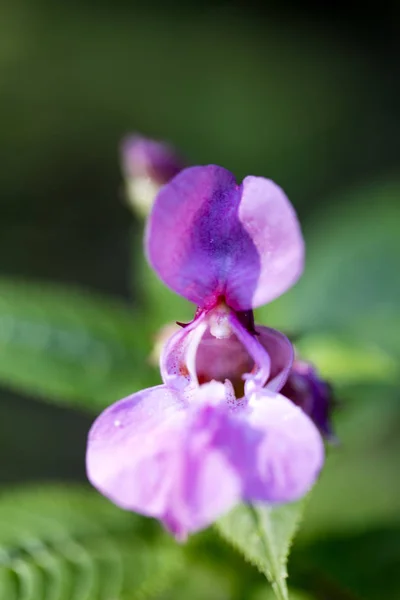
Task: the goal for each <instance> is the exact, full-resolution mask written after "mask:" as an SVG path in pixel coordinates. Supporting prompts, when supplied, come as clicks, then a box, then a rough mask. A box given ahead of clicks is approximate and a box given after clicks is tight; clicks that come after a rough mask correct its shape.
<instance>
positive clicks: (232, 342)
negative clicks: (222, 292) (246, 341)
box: [196, 304, 254, 398]
mask: <svg viewBox="0 0 400 600" xmlns="http://www.w3.org/2000/svg"><path fill="white" fill-rule="evenodd" d="M229 314H230V309H229V307H228V306H226V305H225V304H220V305H218V306H217V307H216V308H215V309H213V311H212V312H211V313H210V315H209V317H208V328H207V330H206V331H205V333H204V334H203V337H202V338H201V340H200V344H199V346H198V348H197V353H196V375H197V379H198V382H199V384H203V383H208V382H210V381H220V382H222V383H224V382H225V381H226V380H229V381H230V382H231V383H232V386H233V389H234V391H235V396H236V398H242V397H243V396H244V384H245V382H244V380H243V379H242V376H243V375H244V374H245V373H250V372H251V371H252V369H253V367H254V359H253V358H252V357H251V356H250V354H249V353H248V351H247V350H246V348H245V347H244V345H243V344H242V343H241V342H240V341H239V339H238V337H237V336H236V334H235V333H234V332H233V330H232V327H231V324H230V321H229Z"/></svg>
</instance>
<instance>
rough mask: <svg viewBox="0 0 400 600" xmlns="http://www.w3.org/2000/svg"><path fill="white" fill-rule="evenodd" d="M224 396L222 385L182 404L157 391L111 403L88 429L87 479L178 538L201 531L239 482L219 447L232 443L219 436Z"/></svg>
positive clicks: (225, 415) (235, 496) (231, 500)
mask: <svg viewBox="0 0 400 600" xmlns="http://www.w3.org/2000/svg"><path fill="white" fill-rule="evenodd" d="M228 393H229V392H228ZM226 396H227V392H226V390H225V387H224V385H223V384H221V383H212V384H208V385H206V386H203V387H202V388H201V389H200V390H199V397H198V399H197V401H193V403H192V405H190V406H188V405H186V403H185V402H184V401H182V400H180V398H179V395H178V394H177V393H175V392H171V391H169V390H168V389H167V388H166V387H165V386H158V387H155V388H150V389H148V390H144V391H142V392H139V393H137V394H134V395H133V396H130V397H128V398H125V399H124V400H121V401H120V402H117V403H116V404H114V405H113V406H111V407H109V408H108V409H107V410H105V411H104V412H103V413H102V414H101V415H100V416H99V417H98V419H97V420H96V422H95V423H94V425H93V427H92V429H91V431H90V434H89V441H88V449H87V473H88V478H89V480H90V481H91V483H92V484H93V485H94V486H95V487H96V488H97V489H98V490H99V491H100V492H101V493H102V494H104V495H105V496H107V497H108V498H109V499H110V500H112V501H113V502H114V503H115V504H117V505H118V506H121V507H122V508H125V509H128V510H132V511H136V512H139V513H142V514H144V515H149V516H153V517H157V518H159V519H160V520H162V521H163V522H164V524H165V525H166V527H167V528H168V529H170V530H171V531H172V532H173V533H174V535H176V536H177V537H178V538H180V539H183V538H184V537H185V536H186V535H187V533H189V532H191V531H196V530H198V529H201V528H203V527H205V526H207V525H208V524H210V523H211V522H213V521H214V520H215V519H216V518H218V517H219V516H220V515H221V514H222V513H224V512H226V511H227V510H229V509H230V508H231V507H232V506H233V505H234V504H235V503H236V502H238V500H239V498H240V490H241V482H240V476H239V475H238V474H237V473H236V470H235V468H234V465H232V464H231V462H230V460H229V458H228V457H227V455H226V453H227V450H226V448H225V446H224V444H226V443H227V442H229V444H234V438H233V437H232V438H231V439H229V440H227V439H226V435H225V433H224V432H225V429H226V425H225V423H226V421H227V420H229V418H230V416H229V409H228V405H227V403H225V402H222V401H223V400H225V398H226ZM221 440H222V441H223V444H221ZM221 481H223V485H221Z"/></svg>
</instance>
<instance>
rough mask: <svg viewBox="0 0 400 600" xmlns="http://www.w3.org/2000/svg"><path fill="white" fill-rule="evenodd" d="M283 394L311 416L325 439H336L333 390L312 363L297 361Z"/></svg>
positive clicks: (282, 390)
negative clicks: (333, 419)
mask: <svg viewBox="0 0 400 600" xmlns="http://www.w3.org/2000/svg"><path fill="white" fill-rule="evenodd" d="M281 392H282V394H283V395H284V396H286V397H287V398H289V399H290V400H291V401H292V402H294V403H295V404H296V405H297V406H300V408H301V409H302V410H303V411H304V412H305V413H306V414H307V415H309V417H310V418H311V419H312V420H313V422H314V423H315V425H316V426H317V427H318V429H319V431H320V432H321V433H322V435H323V436H324V437H326V438H327V439H329V440H331V441H333V440H334V439H335V437H334V435H333V431H332V425H331V422H330V417H331V412H332V407H333V404H334V402H333V394H332V388H331V386H330V385H329V383H327V382H326V381H324V380H323V379H321V377H320V376H319V375H318V372H317V370H316V369H315V367H314V366H313V365H312V364H311V363H309V362H306V361H304V360H297V359H296V360H295V361H294V363H293V365H292V368H291V370H290V372H289V376H288V378H287V380H286V383H285V385H284V386H283V388H282V389H281Z"/></svg>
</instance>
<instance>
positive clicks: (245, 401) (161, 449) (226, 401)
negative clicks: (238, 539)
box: [87, 165, 324, 539]
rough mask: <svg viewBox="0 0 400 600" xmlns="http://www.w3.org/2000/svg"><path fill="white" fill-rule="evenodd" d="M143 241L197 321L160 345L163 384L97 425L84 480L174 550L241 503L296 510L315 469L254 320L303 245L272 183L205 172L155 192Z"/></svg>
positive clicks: (282, 367) (308, 438)
mask: <svg viewBox="0 0 400 600" xmlns="http://www.w3.org/2000/svg"><path fill="white" fill-rule="evenodd" d="M146 241H147V253H148V258H149V260H150V263H151V264H152V266H153V267H154V269H155V270H156V271H157V273H158V274H159V276H160V277H161V279H162V280H163V281H164V282H165V283H166V284H167V285H168V286H169V287H170V288H172V289H173V290H175V291H176V292H177V293H179V294H181V295H182V296H184V297H185V298H187V299H188V300H191V301H192V302H194V303H196V304H197V306H198V309H197V311H196V315H195V318H194V319H193V321H192V322H191V323H189V324H187V325H185V326H183V327H182V329H181V330H180V331H178V332H177V333H175V334H174V335H173V336H172V337H171V338H170V339H169V340H168V341H167V343H166V344H165V345H164V348H163V351H162V354H161V358H160V368H161V375H162V378H163V385H160V386H157V387H154V388H150V389H147V390H143V391H141V392H138V393H136V394H134V395H133V396H130V397H128V398H125V399H123V400H121V401H120V402H117V403H116V404H114V405H113V406H111V407H109V408H108V409H107V410H106V411H104V413H103V414H102V415H100V417H99V418H98V419H97V421H96V422H95V424H94V425H93V427H92V430H91V432H90V435H89V442H88V452H87V470H88V477H89V479H90V480H91V482H92V483H93V485H95V486H96V487H97V488H98V489H99V490H100V491H101V492H102V493H103V494H104V495H106V496H107V497H108V498H110V499H111V500H112V501H113V502H115V503H116V504H118V505H119V506H121V507H123V508H126V509H129V510H133V511H137V512H140V513H143V514H145V515H150V516H153V517H157V518H158V519H160V520H161V521H162V522H163V524H164V525H165V527H166V528H167V529H169V530H170V531H171V532H172V533H173V534H174V535H175V536H176V537H177V538H178V539H184V538H185V537H186V535H187V534H188V533H190V532H194V531H197V530H199V529H201V528H203V527H205V526H207V525H208V524H210V523H211V522H213V521H214V520H215V519H217V518H218V517H219V516H220V515H222V514H223V513H225V512H226V511H228V510H229V509H230V508H232V507H233V506H234V505H235V504H236V503H238V502H240V501H246V502H267V503H271V504H274V503H282V502H290V501H293V500H296V499H298V498H300V497H301V496H302V495H304V494H305V493H306V492H307V491H308V490H309V489H310V487H311V486H312V484H313V483H314V481H315V479H316V477H317V476H318V473H319V471H320V469H321V466H322V464H323V459H324V449H323V443H322V438H321V436H320V434H319V432H318V430H317V428H316V427H315V425H314V423H313V422H312V420H311V419H310V418H309V417H308V416H307V415H306V414H305V413H304V412H303V411H302V410H301V409H300V408H299V407H298V406H295V404H293V403H292V402H291V401H290V400H288V399H287V398H285V397H284V396H283V395H281V394H280V393H279V391H280V390H281V388H282V386H283V385H284V384H285V381H286V379H287V377H288V374H289V372H290V369H291V366H292V362H293V348H292V345H291V343H290V342H289V340H288V339H287V338H286V337H285V336H284V335H283V334H281V333H280V332H278V331H275V330H273V329H269V328H267V327H258V326H255V325H254V321H253V313H252V309H253V308H254V307H256V306H259V305H261V304H263V303H265V302H268V301H270V300H272V299H274V298H276V297H277V296H279V295H280V294H282V293H283V292H284V291H286V290H287V289H288V288H289V287H290V286H291V285H292V284H293V283H294V282H295V281H296V280H297V278H298V277H299V276H300V274H301V271H302V267H303V255H304V247H303V239H302V236H301V231H300V228H299V225H298V222H297V218H296V215H295V213H294V210H293V208H292V206H291V204H290V203H289V201H288V199H287V198H286V196H285V194H284V193H283V191H282V190H281V189H280V188H279V187H278V186H276V185H275V184H274V183H273V182H272V181H269V180H267V179H263V178H261V177H246V179H245V180H244V181H243V183H242V184H241V185H237V184H236V182H235V180H234V177H233V175H232V174H231V173H230V172H229V171H227V170H225V169H223V168H221V167H217V166H214V165H210V166H207V167H191V168H188V169H186V170H184V171H182V172H181V173H180V174H179V175H177V176H176V177H175V178H174V179H173V180H172V181H171V182H170V183H169V184H168V185H166V186H164V187H163V188H162V190H161V191H160V192H159V194H158V196H157V198H156V201H155V204H154V207H153V211H152V214H151V216H150V219H149V223H148V228H147V235H146Z"/></svg>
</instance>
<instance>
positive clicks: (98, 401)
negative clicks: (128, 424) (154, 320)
mask: <svg viewBox="0 0 400 600" xmlns="http://www.w3.org/2000/svg"><path fill="white" fill-rule="evenodd" d="M149 351H150V343H149V342H147V330H146V323H145V322H144V321H143V318H142V316H141V315H137V314H135V313H134V312H133V311H132V310H131V309H130V308H129V307H128V306H126V305H124V304H123V303H121V302H118V301H116V300H113V299H105V298H103V297H98V296H96V295H94V294H89V293H87V292H82V291H78V290H73V289H66V288H62V287H60V286H54V285H42V284H40V283H38V282H26V281H14V280H8V279H5V278H1V279H0V382H1V383H2V384H5V385H7V386H9V387H11V388H13V389H16V390H22V391H27V392H29V393H33V394H36V395H38V396H40V397H43V398H46V399H49V400H52V401H60V402H66V403H71V404H75V405H77V406H80V407H83V408H85V409H88V410H90V411H95V412H98V411H99V410H100V409H101V408H103V407H104V406H107V405H108V404H111V403H112V402H114V401H116V400H118V399H119V398H121V397H123V396H126V395H128V394H130V393H133V392H135V391H137V390H139V389H141V388H142V387H146V386H147V385H155V384H156V383H158V382H159V379H158V378H157V377H156V376H155V373H154V371H153V370H152V369H151V368H150V367H149V365H148V364H147V354H148V353H149Z"/></svg>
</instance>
